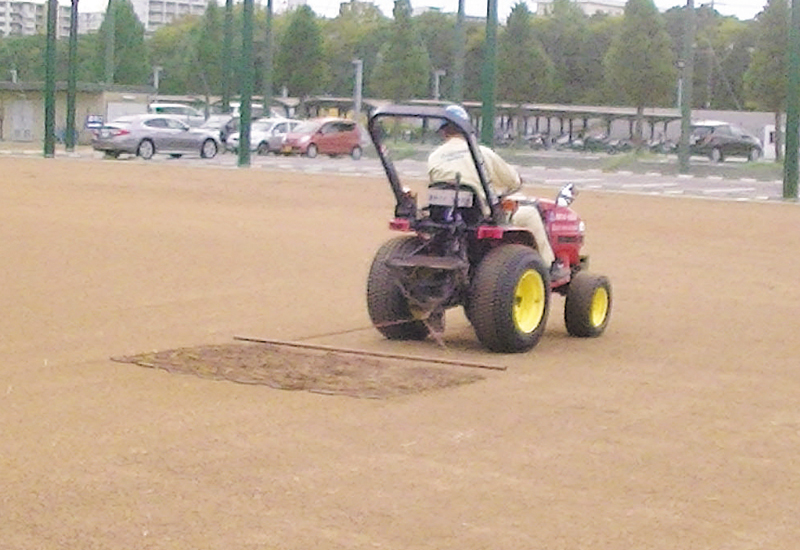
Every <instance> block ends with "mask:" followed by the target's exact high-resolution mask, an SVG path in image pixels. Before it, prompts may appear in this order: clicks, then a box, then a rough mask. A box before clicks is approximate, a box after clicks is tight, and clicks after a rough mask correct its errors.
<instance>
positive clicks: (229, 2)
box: [222, 0, 233, 113]
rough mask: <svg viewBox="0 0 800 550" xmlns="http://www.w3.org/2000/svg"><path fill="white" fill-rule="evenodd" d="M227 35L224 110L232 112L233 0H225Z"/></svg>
mask: <svg viewBox="0 0 800 550" xmlns="http://www.w3.org/2000/svg"><path fill="white" fill-rule="evenodd" d="M224 33H225V35H224V36H223V37H222V60H223V63H222V112H223V113H230V112H231V87H232V86H233V77H232V75H231V72H232V69H233V66H232V64H231V63H230V60H231V58H232V57H233V0H225V30H224Z"/></svg>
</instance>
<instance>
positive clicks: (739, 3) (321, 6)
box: [78, 0, 767, 21]
mask: <svg viewBox="0 0 800 550" xmlns="http://www.w3.org/2000/svg"><path fill="white" fill-rule="evenodd" d="M235 1H237V2H239V1H241V0H235ZM285 1H286V0H273V3H272V5H273V7H274V8H276V9H277V7H278V6H279V5H280V3H281V2H285ZM518 1H520V0H498V4H497V15H498V17H499V19H500V20H501V21H504V20H505V19H506V17H507V16H508V14H509V13H510V12H511V8H512V6H514V5H515V4H516V3H517V2H518ZM255 2H256V3H263V4H266V0H255ZM307 2H308V5H309V6H310V7H311V9H313V10H314V13H316V14H317V15H320V16H323V17H336V14H337V13H338V12H339V4H340V3H341V0H307ZM619 2H621V3H624V0H619ZM217 3H218V4H219V5H224V3H225V2H224V0H217ZM375 3H376V4H377V5H378V7H379V8H380V9H381V11H382V12H383V13H384V15H387V16H389V15H391V14H392V6H393V5H394V1H393V0H375ZM527 3H528V7H529V8H530V10H531V11H535V10H536V2H535V0H527ZM766 3H767V0H694V4H695V6H700V5H702V4H712V5H713V6H714V8H715V9H716V10H717V11H718V12H719V13H721V14H722V15H734V16H736V17H738V18H739V19H741V20H746V19H752V18H754V17H755V16H756V14H757V13H759V12H760V11H761V10H762V9H763V8H764V6H765V5H766ZM655 4H656V6H657V7H658V9H660V10H661V11H666V10H668V9H669V8H672V7H674V6H685V5H686V0H655ZM107 5H108V0H79V2H78V10H79V11H80V12H81V13H85V12H93V11H104V10H105V8H106V6H107ZM411 6H412V7H413V8H421V7H436V8H440V9H442V10H443V11H446V12H453V13H455V12H456V11H457V10H458V0H411ZM464 9H465V11H466V13H467V15H475V16H485V15H486V0H466V4H465V8H464Z"/></svg>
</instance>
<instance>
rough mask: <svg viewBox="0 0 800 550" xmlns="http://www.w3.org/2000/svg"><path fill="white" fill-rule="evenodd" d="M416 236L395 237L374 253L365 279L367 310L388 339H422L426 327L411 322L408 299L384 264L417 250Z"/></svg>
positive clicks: (424, 336) (425, 335)
mask: <svg viewBox="0 0 800 550" xmlns="http://www.w3.org/2000/svg"><path fill="white" fill-rule="evenodd" d="M419 246H420V239H419V238H418V237H408V236H404V237H395V238H394V239H391V240H389V241H387V242H386V243H384V244H383V246H381V247H380V248H379V249H378V252H376V253H375V258H374V259H373V260H372V267H370V270H369V278H368V280H367V310H368V311H369V318H370V319H371V320H372V324H373V325H375V328H377V329H378V332H380V333H381V334H383V335H384V336H385V337H386V338H388V339H389V340H424V339H425V338H427V336H428V334H429V330H428V326H427V325H426V324H425V322H424V321H422V320H420V319H414V318H413V316H412V314H411V311H410V310H409V307H408V300H407V299H406V297H405V296H403V293H402V291H401V290H400V288H399V286H398V285H397V283H396V281H395V280H394V277H393V274H392V271H391V269H390V268H389V266H388V265H387V262H388V261H389V260H390V259H391V258H394V257H397V256H401V255H405V254H408V253H409V252H411V251H412V250H414V249H416V248H419Z"/></svg>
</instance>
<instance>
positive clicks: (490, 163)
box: [428, 136, 522, 204]
mask: <svg viewBox="0 0 800 550" xmlns="http://www.w3.org/2000/svg"><path fill="white" fill-rule="evenodd" d="M479 149H480V153H481V155H482V156H483V162H484V166H485V167H486V175H487V176H488V178H489V185H490V187H491V188H492V190H494V192H495V193H497V194H500V195H506V194H509V193H513V192H515V191H517V190H519V188H520V187H521V186H522V180H520V177H519V174H518V173H517V171H516V170H515V169H514V168H512V167H511V166H510V165H509V164H508V163H507V162H506V161H504V160H503V159H502V158H500V155H498V154H497V153H495V152H494V151H492V150H491V149H489V148H488V147H484V146H483V145H481V146H479ZM456 174H461V183H464V184H466V185H469V186H470V187H472V188H474V189H475V191H476V193H478V196H480V197H482V198H483V199H484V200H483V202H484V204H485V203H486V196H485V194H484V192H483V188H482V187H481V180H480V178H479V177H478V170H477V168H476V167H475V163H474V162H473V161H472V155H470V153H469V147H468V146H467V142H466V140H464V138H462V137H459V136H454V137H450V138H448V139H447V141H445V142H444V143H442V144H441V145H440V146H439V147H437V148H436V149H434V150H433V151H432V152H431V154H430V155H429V156H428V177H429V178H430V181H431V182H435V181H455V179H456Z"/></svg>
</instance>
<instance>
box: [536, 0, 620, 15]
mask: <svg viewBox="0 0 800 550" xmlns="http://www.w3.org/2000/svg"><path fill="white" fill-rule="evenodd" d="M572 2H573V3H574V4H575V5H576V6H578V7H579V8H580V9H581V11H582V12H583V13H585V14H586V15H588V16H590V17H591V16H592V15H594V14H596V13H605V14H606V15H622V14H623V13H625V1H624V0H572ZM552 11H553V2H552V1H549V2H548V1H544V2H537V4H536V14H537V15H549V14H550V13H552Z"/></svg>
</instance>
